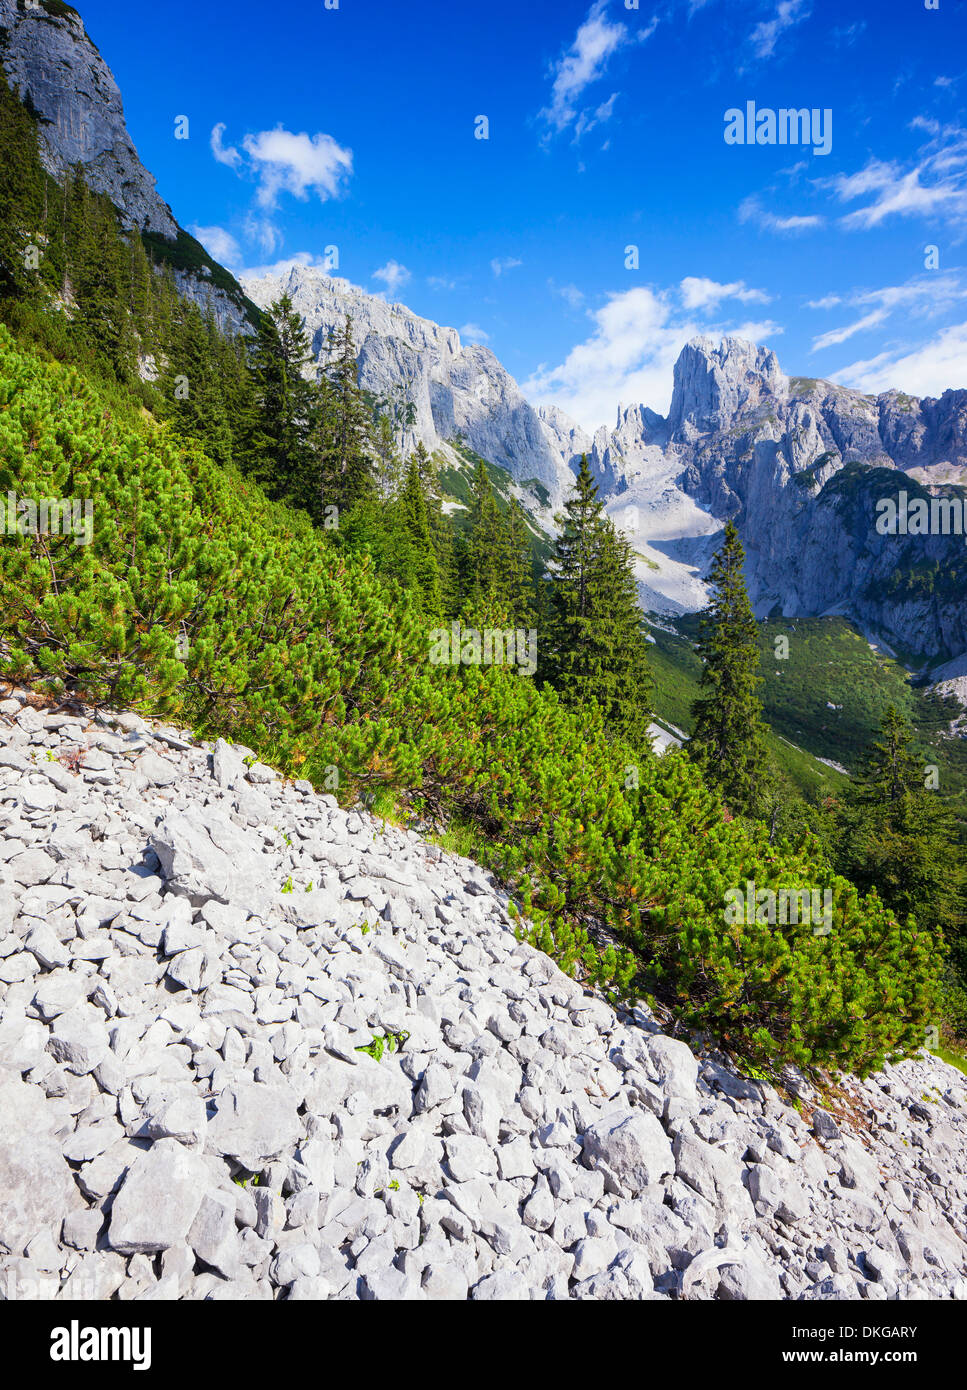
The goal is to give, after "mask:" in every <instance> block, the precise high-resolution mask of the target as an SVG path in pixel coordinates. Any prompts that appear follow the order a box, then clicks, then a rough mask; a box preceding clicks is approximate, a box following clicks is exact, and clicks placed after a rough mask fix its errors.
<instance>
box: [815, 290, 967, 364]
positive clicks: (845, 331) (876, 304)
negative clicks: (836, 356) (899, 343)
mask: <svg viewBox="0 0 967 1390" xmlns="http://www.w3.org/2000/svg"><path fill="white" fill-rule="evenodd" d="M965 299H967V290H965V289H964V288H963V286H962V285H961V282H960V277H959V275H957V274H949V275H938V274H936V273H935V272H930V273H929V274H926V275H921V276H918V277H917V278H915V279H913V280H908V281H907V282H906V283H905V284H903V285H885V286H883V287H882V288H881V289H876V290H856V291H854V292H853V293H852V294H850V295H849V296H848V297H847V298H846V299H837V298H836V297H835V296H830V298H829V300H818V301H816V303H815V304H813V305H810V307H811V308H828V307H832V305H833V304H834V303H835V304H840V303H843V304H849V305H851V306H853V307H854V308H857V309H864V310H866V312H865V313H862V314H861V315H860V316H859V318H857V319H854V320H853V322H852V323H848V324H845V325H843V326H842V327H839V328H833V329H830V331H829V332H827V333H822V334H820V335H819V337H817V338H814V339H813V345H812V351H813V352H821V351H822V350H823V349H824V348H828V347H837V346H838V345H839V344H840V343H845V342H846V341H847V339H849V338H852V337H855V335H856V334H857V333H867V332H869V330H870V329H871V328H878V327H879V326H880V324H882V323H885V322H886V321H887V319H889V318H890V316H891V315H892V314H893V313H895V312H896V311H897V310H902V312H903V316H904V320H905V321H906V322H909V321H910V320H911V319H916V318H927V319H929V318H936V317H937V315H939V314H943V313H947V312H949V311H950V310H951V309H956V310H959V308H960V304H961V302H962V301H963V300H965Z"/></svg>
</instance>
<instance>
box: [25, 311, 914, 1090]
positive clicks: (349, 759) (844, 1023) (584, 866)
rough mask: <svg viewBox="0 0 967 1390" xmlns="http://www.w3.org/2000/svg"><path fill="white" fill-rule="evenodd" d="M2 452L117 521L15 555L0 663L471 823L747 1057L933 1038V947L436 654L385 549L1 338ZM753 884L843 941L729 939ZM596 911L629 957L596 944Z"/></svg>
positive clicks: (30, 486) (712, 801)
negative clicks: (333, 530)
mask: <svg viewBox="0 0 967 1390" xmlns="http://www.w3.org/2000/svg"><path fill="white" fill-rule="evenodd" d="M0 458H2V460H3V465H2V476H0V493H5V492H6V490H7V488H14V489H16V490H17V492H18V494H19V495H20V496H22V497H35V498H42V497H78V498H90V499H92V500H93V502H94V505H95V514H96V520H95V525H94V531H93V539H92V543H91V544H90V545H76V544H75V543H74V539H73V537H70V536H51V535H47V536H45V535H38V536H32V535H24V536H20V537H9V536H8V537H5V538H4V539H3V540H2V542H0V580H2V587H3V597H4V602H3V617H2V629H0V632H2V638H3V641H4V642H5V643H6V644H7V646H8V649H9V650H8V655H7V657H6V659H5V661H4V672H5V674H7V675H9V676H11V677H15V678H18V679H25V680H29V681H32V682H34V683H37V684H41V685H44V686H46V687H47V688H48V689H50V690H51V691H54V692H56V691H58V690H61V691H62V690H71V691H75V692H77V693H79V694H83V695H85V696H86V697H88V698H92V699H95V700H100V701H108V702H111V703H115V704H133V705H137V706H140V707H141V708H142V709H144V710H146V711H151V710H162V711H165V712H167V713H169V714H173V713H175V712H177V713H178V714H179V716H180V717H182V718H184V719H187V720H190V721H191V722H192V723H193V725H194V726H195V727H197V728H198V729H199V730H200V731H201V732H203V733H215V732H217V733H220V734H224V735H226V736H228V737H235V738H238V739H242V740H244V741H245V742H247V743H249V744H250V745H251V746H252V747H253V748H255V749H257V750H258V751H259V753H260V754H262V755H263V756H266V757H271V758H272V759H274V760H275V761H277V762H278V763H280V764H281V765H282V766H284V767H286V768H288V769H289V770H290V771H291V772H293V773H298V774H299V775H303V776H309V777H311V778H314V779H315V780H317V781H318V782H319V783H320V784H324V780H325V777H326V773H327V769H328V768H331V767H333V766H335V767H337V768H338V769H339V770H340V783H341V788H340V795H341V796H342V797H343V798H344V799H345V800H351V799H353V798H354V797H356V796H358V795H359V794H360V793H361V792H366V791H370V792H372V791H374V790H376V789H379V788H389V789H393V790H396V791H398V792H399V793H400V794H403V795H405V796H408V797H409V798H410V799H411V800H412V802H413V803H414V804H415V805H418V806H422V807H424V808H434V809H438V810H440V811H442V812H443V813H444V814H445V815H446V816H448V817H453V818H454V819H457V820H459V821H463V822H465V823H469V824H473V825H475V826H477V827H478V828H479V831H480V833H481V834H482V836H483V839H484V841H485V843H486V845H487V846H488V855H487V858H488V861H489V863H490V864H491V866H492V867H494V868H495V869H496V870H497V871H498V872H500V873H501V874H502V875H503V877H504V878H505V880H506V881H507V882H508V883H509V884H510V886H511V888H512V890H513V891H514V893H515V895H516V898H517V900H518V902H519V903H520V906H521V909H522V911H523V912H525V913H527V914H528V915H530V917H531V919H532V920H533V922H534V923H535V928H534V932H535V939H536V940H537V942H538V943H539V944H540V945H542V946H543V947H544V948H545V949H548V950H551V951H553V952H554V953H555V955H556V956H557V957H558V958H559V959H560V960H561V961H562V963H563V964H564V966H565V967H566V968H568V969H571V970H574V969H576V968H580V969H582V970H585V971H587V972H589V973H590V975H591V977H592V978H597V979H599V980H602V981H603V982H608V981H610V982H611V983H612V985H613V986H614V987H615V988H620V989H622V990H624V989H628V988H630V987H631V986H632V984H633V983H634V984H636V985H637V986H638V987H641V986H643V985H644V986H651V987H652V988H653V989H655V990H656V991H658V992H659V993H660V994H661V995H662V997H664V998H666V999H668V1000H669V1001H670V1002H673V1003H674V1004H675V1005H676V1007H677V1008H678V1011H679V1013H680V1015H681V1017H682V1018H683V1020H684V1021H685V1022H686V1023H687V1024H688V1025H691V1026H695V1027H700V1028H705V1029H708V1030H709V1031H712V1032H713V1033H716V1034H717V1035H718V1036H719V1037H720V1038H721V1040H722V1041H723V1042H724V1044H725V1045H727V1046H730V1047H732V1048H734V1049H735V1050H737V1051H740V1052H741V1053H743V1054H744V1055H747V1056H750V1057H753V1058H759V1059H761V1060H762V1061H764V1062H765V1063H767V1064H777V1063H778V1062H780V1061H781V1060H782V1059H783V1058H793V1059H794V1060H797V1061H798V1062H800V1063H801V1064H804V1065H809V1064H828V1065H839V1066H850V1067H856V1068H859V1069H860V1070H867V1069H869V1068H871V1067H874V1066H876V1065H877V1064H879V1063H880V1062H881V1061H882V1059H883V1057H884V1056H897V1055H900V1054H902V1053H903V1052H905V1051H908V1050H911V1049H914V1048H916V1047H917V1046H919V1045H920V1044H922V1042H923V1038H924V1033H925V1029H926V1027H928V1026H929V1025H930V1024H931V1023H932V1022H934V1020H935V1018H936V1014H937V1009H938V994H937V985H936V980H937V975H938V970H939V965H940V951H939V945H938V941H937V939H936V936H935V934H933V933H931V932H928V931H925V930H923V929H921V928H918V927H916V926H914V925H913V923H912V922H909V923H907V924H906V925H901V924H898V923H897V922H896V920H895V919H894V918H893V917H892V916H891V915H890V914H889V913H887V912H886V911H885V910H884V909H883V908H882V907H881V906H880V904H879V902H878V900H877V899H876V897H875V895H871V896H869V897H866V898H861V897H860V896H859V895H858V894H857V892H856V890H855V889H854V888H853V887H852V886H851V885H850V884H848V883H847V882H846V881H845V880H844V879H842V878H839V877H838V876H837V875H835V874H834V873H833V872H832V871H831V870H830V869H829V868H828V866H827V865H826V864H825V862H824V861H823V859H822V857H821V856H817V854H816V853H815V852H814V851H811V850H809V849H808V848H807V847H804V848H802V849H800V850H793V849H792V848H791V847H790V846H787V845H770V844H769V843H768V839H767V836H766V833H765V830H764V828H762V827H756V826H754V825H748V824H746V823H744V822H742V821H733V822H731V823H730V822H729V820H728V818H727V817H726V815H725V813H724V809H723V806H722V803H721V801H720V799H719V798H718V797H717V796H716V795H715V794H714V793H712V792H711V791H709V790H708V789H707V788H706V787H704V786H703V784H702V783H701V780H700V779H699V778H698V776H697V775H696V773H695V771H694V769H693V768H692V767H691V766H690V765H689V764H688V763H687V761H686V760H685V759H683V758H681V757H677V756H671V757H667V758H665V759H655V758H642V759H636V758H635V757H634V755H633V754H632V753H631V750H630V749H628V748H626V747H624V746H622V745H621V744H620V743H619V742H617V741H615V740H613V739H610V738H609V737H608V734H607V731H606V730H605V728H604V726H603V723H602V720H601V717H600V714H598V713H596V711H595V707H594V706H593V705H592V706H590V707H588V708H586V709H583V710H581V711H580V713H571V712H569V711H568V710H566V709H565V708H564V706H563V705H562V704H561V702H560V700H559V699H558V697H557V696H556V695H555V694H554V692H553V691H551V690H550V689H548V688H545V689H543V690H539V689H538V688H537V687H536V686H535V685H534V684H533V682H531V681H529V680H526V679H522V678H521V677H519V676H517V675H516V674H513V673H511V672H510V671H509V670H507V669H503V668H499V667H492V668H486V667H480V666H457V667H451V666H434V665H432V664H431V663H429V662H428V660H427V631H426V624H425V622H424V621H423V620H422V619H421V618H420V616H419V613H418V611H417V608H416V605H415V604H414V602H413V599H412V596H411V595H409V594H407V593H404V592H401V591H399V590H397V589H394V588H393V587H387V586H385V585H383V584H381V583H380V582H379V581H378V580H377V579H376V578H375V576H374V575H373V573H372V568H371V564H370V562H369V561H368V560H367V559H365V558H362V559H359V558H355V557H353V556H351V555H347V554H345V553H343V552H341V551H339V550H338V549H337V548H335V547H334V546H332V545H331V544H329V543H328V542H327V540H326V538H325V535H324V533H322V532H320V531H316V530H314V529H313V528H312V526H311V524H310V523H309V521H308V519H307V517H306V516H305V515H304V514H302V513H298V512H295V511H292V510H290V509H288V508H287V507H285V506H283V505H280V504H277V503H272V502H270V501H269V500H268V499H267V498H266V497H265V496H264V495H263V494H262V493H261V491H260V489H259V488H258V487H256V486H255V485H254V484H253V483H251V481H249V480H246V479H244V478H242V477H239V476H238V475H237V474H235V473H233V472H232V471H231V470H230V469H225V468H221V467H218V466H216V465H214V464H212V463H211V462H210V461H209V460H208V459H207V458H206V457H205V456H204V454H203V453H202V452H201V450H200V449H199V448H198V447H197V445H193V444H191V443H185V442H183V441H182V440H180V439H179V438H178V436H176V435H175V434H173V433H172V431H171V430H170V428H169V427H161V428H158V427H155V426H153V425H151V424H150V423H148V422H142V423H138V424H137V425H136V426H135V425H132V424H131V423H128V422H127V421H125V420H119V419H117V418H112V416H111V412H110V411H106V410H105V407H104V403H103V401H102V399H101V398H100V396H99V393H98V390H97V389H96V388H95V387H94V386H92V385H91V384H90V383H88V382H87V381H86V380H85V379H84V378H83V377H82V376H80V375H78V374H77V373H76V372H75V371H73V370H67V369H64V368H62V367H60V366H58V365H56V364H44V363H41V362H40V361H38V359H37V358H36V357H34V356H33V355H32V354H30V353H29V352H23V351H20V350H19V349H18V348H17V347H16V345H15V344H14V343H13V341H12V339H11V337H10V335H9V333H8V332H7V331H6V330H0ZM181 653H185V655H181ZM495 750H499V757H496V758H495V756H494V752H495ZM629 767H630V770H631V772H633V774H634V775H633V776H631V775H629ZM749 879H751V880H754V881H755V882H756V884H757V885H758V886H759V887H760V888H767V887H774V888H775V889H778V888H779V887H780V886H782V887H786V888H803V889H806V888H809V889H810V890H817V891H823V890H825V889H829V891H830V892H831V893H832V895H833V903H834V906H833V914H832V922H833V924H832V930H831V933H830V935H828V936H821V935H817V934H816V933H814V931H813V930H812V928H811V927H810V926H808V925H806V924H804V923H793V924H789V925H783V926H778V927H777V926H776V925H775V924H770V923H769V922H768V921H762V922H760V921H758V920H754V921H751V922H738V923H731V924H730V923H727V922H726V920H725V915H724V913H723V903H724V902H725V894H726V891H727V890H729V889H732V888H734V887H736V886H737V885H741V884H744V883H745V882H746V881H747V880H749ZM594 922H598V923H601V924H602V925H603V927H604V928H605V929H606V930H607V931H609V932H610V933H611V934H612V936H613V938H614V939H615V940H616V941H617V942H618V943H619V946H618V949H615V948H613V947H607V948H605V949H603V950H601V949H595V947H594V946H593V945H592V943H591V941H590V938H589V935H588V932H587V927H588V926H589V925H591V924H592V923H594Z"/></svg>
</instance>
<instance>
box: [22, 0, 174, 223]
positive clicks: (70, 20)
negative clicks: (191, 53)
mask: <svg viewBox="0 0 967 1390" xmlns="http://www.w3.org/2000/svg"><path fill="white" fill-rule="evenodd" d="M0 34H2V44H0V47H2V61H3V66H4V68H5V69H6V72H7V77H8V80H9V81H10V84H11V87H13V88H14V89H15V90H16V91H17V92H18V93H19V95H20V99H21V100H22V101H24V102H26V103H27V104H29V105H30V106H31V107H32V109H33V110H34V111H36V113H37V115H38V117H39V120H40V134H41V145H42V151H41V152H42V157H43V160H44V163H45V165H46V167H47V168H48V170H49V171H50V172H51V173H52V174H53V175H55V177H57V178H61V179H62V178H64V177H65V175H66V174H67V173H68V172H69V171H70V170H71V169H72V168H73V167H74V165H75V164H83V165H84V169H85V173H86V175H87V179H88V182H89V183H90V185H91V187H92V188H94V189H95V190H96V191H97V192H99V193H106V194H107V196H108V197H109V198H110V199H111V201H112V202H113V203H114V206H115V207H116V208H117V209H118V211H119V212H120V213H121V214H122V216H123V218H124V220H125V222H126V223H127V225H128V226H131V227H137V228H139V229H140V230H143V231H149V232H158V233H159V234H160V235H161V236H164V237H172V238H173V237H175V236H177V233H178V224H177V222H176V221H175V219H174V215H173V213H172V211H171V209H170V208H169V207H168V205H167V204H166V203H164V202H162V200H161V198H160V197H159V196H158V193H157V191H156V188H155V180H154V178H153V177H152V176H151V175H150V174H149V173H148V171H147V170H146V169H145V168H144V166H143V164H142V163H141V161H140V159H139V158H138V152H137V150H136V149H135V148H134V144H133V142H132V140H131V137H130V135H129V134H128V128H127V124H126V122H125V119H124V105H123V102H122V100H121V92H120V89H119V87H118V84H117V82H115V80H114V75H113V74H112V72H111V70H110V68H109V67H108V66H107V64H106V63H105V62H104V59H103V58H102V57H101V55H100V53H99V52H98V50H97V48H96V47H95V45H94V44H93V43H92V42H91V40H90V39H89V38H88V36H87V34H86V32H85V30H84V22H83V20H82V19H81V17H80V15H79V14H78V13H77V11H76V10H74V9H72V8H71V7H70V6H68V5H62V4H61V5H56V6H54V5H44V4H43V3H40V4H38V5H36V6H25V5H24V4H23V3H22V2H21V0H0Z"/></svg>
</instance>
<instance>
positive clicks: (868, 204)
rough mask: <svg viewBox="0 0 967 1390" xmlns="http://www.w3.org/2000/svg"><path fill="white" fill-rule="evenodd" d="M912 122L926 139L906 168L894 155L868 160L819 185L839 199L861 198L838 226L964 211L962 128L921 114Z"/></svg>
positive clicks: (966, 157)
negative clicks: (860, 203) (887, 158)
mask: <svg viewBox="0 0 967 1390" xmlns="http://www.w3.org/2000/svg"><path fill="white" fill-rule="evenodd" d="M911 125H912V126H913V127H914V128H916V129H920V130H925V131H926V132H927V133H928V134H929V136H930V139H929V140H927V141H926V142H925V143H924V144H923V145H922V146H921V147H920V149H919V150H918V151H917V156H916V159H915V161H913V162H912V164H910V165H909V166H908V167H904V166H903V165H902V164H900V163H899V162H897V161H896V160H890V161H886V160H881V159H871V160H869V162H868V163H867V164H866V165H865V166H864V167H863V168H862V169H859V170H857V172H856V173H855V174H840V175H838V176H837V177H835V178H832V179H828V180H826V181H824V183H823V184H822V185H821V186H822V187H825V188H828V189H830V190H831V191H832V192H833V194H834V195H835V196H836V197H837V198H838V199H839V201H840V202H843V203H849V202H857V201H860V200H862V201H863V206H862V207H859V208H856V209H854V211H853V212H850V213H846V214H845V215H844V216H843V217H842V218H841V219H840V222H841V225H842V226H844V227H846V228H848V229H850V230H856V229H857V228H859V229H866V228H869V227H878V226H879V225H880V224H881V223H882V222H885V221H886V219H887V218H888V217H913V216H940V217H944V218H946V219H949V220H960V219H961V218H963V217H965V216H967V130H964V129H963V127H961V126H957V125H951V126H941V125H940V124H939V123H938V122H936V121H932V120H928V119H926V118H924V117H922V116H921V117H917V118H916V119H915V120H914V121H912V122H911Z"/></svg>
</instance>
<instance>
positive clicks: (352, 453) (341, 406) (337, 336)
mask: <svg viewBox="0 0 967 1390" xmlns="http://www.w3.org/2000/svg"><path fill="white" fill-rule="evenodd" d="M329 353H330V360H329V363H328V365H327V366H326V367H325V369H324V372H323V377H322V382H321V385H322V388H323V406H322V414H321V417H320V419H321V427H320V430H319V436H318V440H317V445H316V447H317V451H318V458H319V462H318V468H319V498H320V502H321V505H322V506H335V507H338V508H339V509H340V511H344V510H348V509H349V508H351V507H353V506H355V505H356V504H358V503H360V502H364V501H366V500H368V499H371V498H373V497H374V496H375V495H376V482H375V477H374V454H375V449H374V444H373V423H372V415H371V413H370V409H369V407H368V406H367V404H366V400H365V398H364V396H363V393H362V390H361V389H360V386H359V365H358V362H357V358H356V349H355V347H354V345H353V326H352V319H351V318H350V317H349V316H348V315H347V317H346V321H345V323H344V324H343V326H342V328H341V329H340V331H339V332H338V333H333V334H332V335H331V337H330V342H329Z"/></svg>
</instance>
